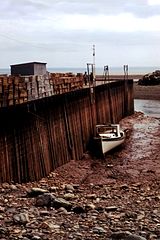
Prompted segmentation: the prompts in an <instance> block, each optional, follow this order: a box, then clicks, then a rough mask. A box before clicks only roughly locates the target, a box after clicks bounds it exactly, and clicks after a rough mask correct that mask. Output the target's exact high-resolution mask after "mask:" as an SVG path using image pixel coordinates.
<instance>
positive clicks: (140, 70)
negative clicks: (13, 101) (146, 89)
mask: <svg viewBox="0 0 160 240" xmlns="http://www.w3.org/2000/svg"><path fill="white" fill-rule="evenodd" d="M108 68H109V73H110V74H111V75H114V74H115V75H123V74H124V68H123V66H121V67H120V66H119V67H115V66H113V67H112V66H108ZM155 70H160V66H149V67H134V66H131V67H130V66H128V74H142V75H143V74H147V73H152V72H154V71H155ZM47 71H48V72H55V73H67V72H72V73H84V72H85V71H87V69H86V67H63V68H62V67H56V68H55V67H48V68H47ZM95 71H96V74H97V75H103V74H104V68H103V67H96V69H95ZM0 74H10V68H0Z"/></svg>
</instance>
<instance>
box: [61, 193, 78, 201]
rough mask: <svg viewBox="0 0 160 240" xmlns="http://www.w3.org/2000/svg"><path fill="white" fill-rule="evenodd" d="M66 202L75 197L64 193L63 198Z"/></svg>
mask: <svg viewBox="0 0 160 240" xmlns="http://www.w3.org/2000/svg"><path fill="white" fill-rule="evenodd" d="M63 197H64V198H65V199H66V200H70V199H75V198H76V196H75V195H74V194H73V193H66V194H64V196H63Z"/></svg>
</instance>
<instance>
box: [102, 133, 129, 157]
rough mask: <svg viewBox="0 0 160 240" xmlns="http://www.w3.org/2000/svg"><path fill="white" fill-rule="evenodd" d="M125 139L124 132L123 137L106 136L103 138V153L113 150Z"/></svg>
mask: <svg viewBox="0 0 160 240" xmlns="http://www.w3.org/2000/svg"><path fill="white" fill-rule="evenodd" d="M124 140H125V134H124V133H121V137H119V138H115V139H107V138H105V137H103V138H101V144H102V153H103V154H105V153H107V152H109V151H110V150H112V149H113V148H116V147H118V146H119V145H121V144H122V143H123V142H124Z"/></svg>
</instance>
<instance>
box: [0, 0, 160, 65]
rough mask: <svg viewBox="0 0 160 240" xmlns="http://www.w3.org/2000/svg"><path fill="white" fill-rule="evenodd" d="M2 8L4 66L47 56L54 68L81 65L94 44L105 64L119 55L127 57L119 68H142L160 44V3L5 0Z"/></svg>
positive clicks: (150, 0)
mask: <svg viewBox="0 0 160 240" xmlns="http://www.w3.org/2000/svg"><path fill="white" fill-rule="evenodd" d="M0 8H1V15H0V50H1V52H3V60H4V61H3V63H2V65H5V64H6V63H7V64H9V65H10V62H12V64H13V63H14V61H16V62H20V61H23V62H24V61H25V59H26V61H27V60H29V59H30V60H31V61H32V60H38V59H41V60H42V61H46V60H45V58H46V59H47V62H48V63H49V64H50V66H51V65H52V63H54V64H55V65H58V64H63V65H66V64H70V65H77V66H78V65H79V64H82V62H83V61H89V59H88V58H90V56H91V52H92V45H93V44H96V51H97V60H98V61H99V64H102V63H103V61H104V62H105V61H106V55H108V54H109V56H110V59H112V60H111V62H112V63H113V61H114V60H115V56H116V55H117V53H118V54H120V56H123V58H116V60H115V64H117V63H118V62H119V63H121V62H122V61H127V58H128V61H130V62H135V61H137V63H138V64H141V62H142V60H143V57H144V56H147V57H148V53H147V52H149V53H150V56H154V55H155V53H154V49H157V48H158V47H159V46H160V26H159V22H160V5H159V2H158V0H129V1H128V0H120V1H117V0H112V1H111V0H85V1H80V0H45V1H44V0H16V1H15V0H5V1H2V3H1V6H0ZM126 49H127V50H126ZM133 49H134V51H133ZM152 51H153V53H152ZM124 52H125V53H124ZM104 53H106V54H104ZM135 53H136V54H135ZM138 53H139V57H137V55H138ZM68 56H70V57H69V58H68ZM87 56H88V57H87ZM100 56H101V57H100ZM43 58H44V60H43ZM67 58H68V60H67ZM16 59H17V60H16ZM87 59H88V60H87ZM151 59H152V61H153V57H151ZM153 62H158V60H156V59H155V60H154V61H153ZM148 63H149V60H148Z"/></svg>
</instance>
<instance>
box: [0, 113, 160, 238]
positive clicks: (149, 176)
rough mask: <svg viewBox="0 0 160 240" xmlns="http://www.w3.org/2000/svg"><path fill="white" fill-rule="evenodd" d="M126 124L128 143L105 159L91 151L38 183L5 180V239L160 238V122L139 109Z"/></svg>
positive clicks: (1, 214) (1, 215)
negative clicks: (16, 182) (7, 181)
mask: <svg viewBox="0 0 160 240" xmlns="http://www.w3.org/2000/svg"><path fill="white" fill-rule="evenodd" d="M121 126H122V128H123V129H127V139H126V142H125V143H124V144H123V145H122V146H121V147H119V148H118V149H116V150H114V151H112V152H111V153H109V154H107V155H106V158H105V160H102V159H96V158H95V157H94V156H92V155H91V153H89V152H88V153H86V154H84V157H83V159H81V160H79V161H74V160H73V161H71V162H69V163H68V164H66V165H64V166H62V167H60V168H58V169H56V170H55V171H54V172H52V173H51V174H50V175H49V176H48V177H46V178H43V179H42V180H40V181H38V182H32V183H27V184H13V183H12V184H8V183H4V184H1V185H0V239H3V240H19V239H22V240H29V239H32V240H51V239H56V240H60V239H63V240H68V239H74V240H93V239H94V240H99V239H103V240H116V239H121V240H133V239H134V240H135V239H136V240H145V239H146V240H154V239H156V240H157V239H160V141H159V139H160V121H159V119H156V118H152V117H147V116H144V115H143V114H142V113H139V112H137V113H135V114H134V115H132V116H130V117H126V118H125V119H123V120H122V121H121ZM33 187H34V188H37V187H38V188H40V189H32V188H33ZM33 190H34V191H33ZM45 192H46V193H45ZM44 193H45V194H44ZM57 204H58V205H57ZM57 206H58V207H57Z"/></svg>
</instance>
